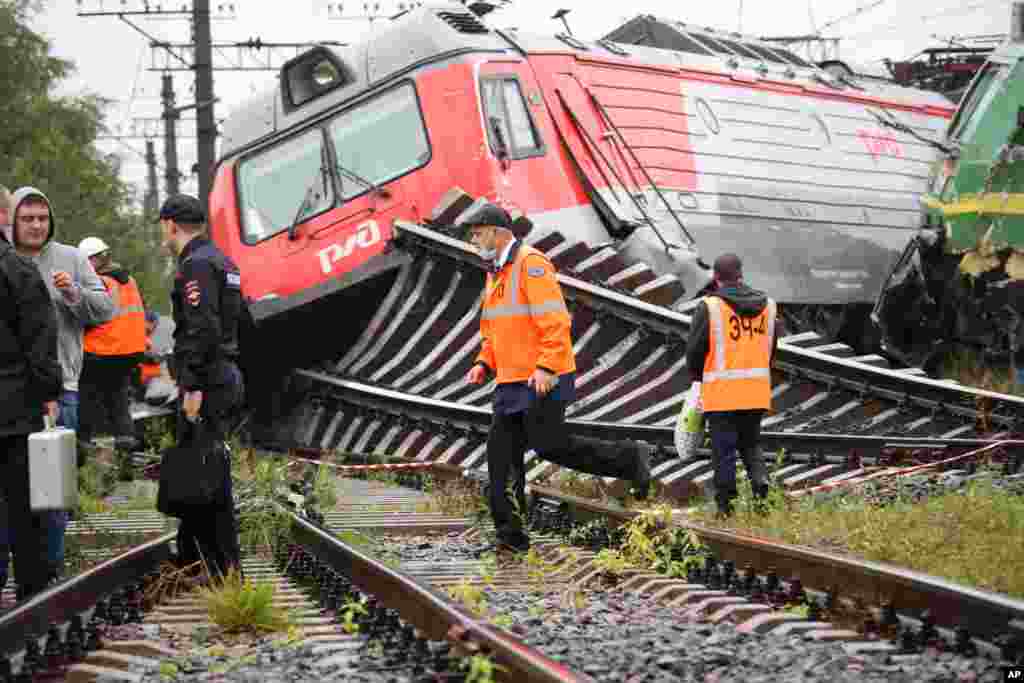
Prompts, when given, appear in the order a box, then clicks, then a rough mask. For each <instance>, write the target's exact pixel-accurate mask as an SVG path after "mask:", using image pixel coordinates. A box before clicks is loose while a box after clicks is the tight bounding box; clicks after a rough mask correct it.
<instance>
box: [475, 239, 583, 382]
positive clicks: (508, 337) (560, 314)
mask: <svg viewBox="0 0 1024 683" xmlns="http://www.w3.org/2000/svg"><path fill="white" fill-rule="evenodd" d="M512 248H513V249H514V250H515V253H514V254H513V255H512V257H511V258H510V259H509V262H508V263H506V264H505V266H504V267H503V268H502V269H501V270H500V271H499V272H498V273H488V275H487V284H486V286H485V288H484V295H483V305H482V308H481V311H480V336H481V337H482V338H483V344H482V345H481V348H480V355H479V356H478V357H477V362H480V363H484V364H486V365H487V367H488V368H490V369H491V370H492V371H494V372H495V373H496V375H497V382H498V384H505V383H508V382H524V381H526V380H528V379H530V376H531V375H533V371H534V370H536V369H537V368H543V369H544V370H547V371H549V372H553V373H554V374H556V375H562V374H565V373H567V372H573V371H575V370H576V354H575V353H574V352H573V349H572V339H571V334H570V332H571V330H572V318H571V317H570V315H569V309H568V308H566V306H565V299H564V298H562V287H561V285H559V284H558V277H557V276H556V274H555V267H554V265H552V263H551V261H549V260H548V257H547V256H545V255H544V254H543V253H541V252H540V251H538V250H536V249H534V248H533V247H530V246H527V245H525V244H522V243H520V244H518V245H515V246H513V247H512Z"/></svg>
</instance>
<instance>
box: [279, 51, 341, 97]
mask: <svg viewBox="0 0 1024 683" xmlns="http://www.w3.org/2000/svg"><path fill="white" fill-rule="evenodd" d="M281 75H282V78H281V82H282V83H283V84H284V91H285V94H286V95H287V100H288V104H289V105H291V106H290V108H292V109H295V108H297V107H301V106H302V105H303V104H305V103H307V102H309V101H310V100H312V99H315V98H317V97H320V96H321V95H323V94H324V93H327V92H330V91H332V90H334V89H336V88H340V87H342V86H345V85H348V84H349V83H352V82H353V81H354V80H355V78H354V76H353V75H352V74H351V72H350V70H349V69H348V68H347V67H346V66H345V63H344V62H342V61H341V60H340V59H339V58H338V56H337V55H335V54H334V53H332V52H331V51H330V50H328V49H327V48H326V47H322V46H318V47H314V48H313V49H311V50H309V51H308V52H306V53H304V54H301V55H299V56H298V57H295V58H294V59H292V60H290V61H288V62H287V63H286V64H285V65H284V66H283V67H281Z"/></svg>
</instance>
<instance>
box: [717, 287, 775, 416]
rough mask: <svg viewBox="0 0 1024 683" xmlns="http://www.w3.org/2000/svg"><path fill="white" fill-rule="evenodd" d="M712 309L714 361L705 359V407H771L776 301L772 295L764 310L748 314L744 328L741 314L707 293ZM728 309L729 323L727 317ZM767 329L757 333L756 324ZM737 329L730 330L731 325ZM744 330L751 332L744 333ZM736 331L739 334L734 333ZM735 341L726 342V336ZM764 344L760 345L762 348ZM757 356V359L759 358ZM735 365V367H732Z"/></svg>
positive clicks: (748, 408)
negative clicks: (745, 364)
mask: <svg viewBox="0 0 1024 683" xmlns="http://www.w3.org/2000/svg"><path fill="white" fill-rule="evenodd" d="M704 302H705V304H706V305H707V309H708V323H709V325H708V327H709V329H708V332H709V336H710V340H709V341H710V346H711V349H710V351H711V354H710V355H711V358H710V359H708V360H710V361H711V362H710V363H708V362H705V367H704V372H703V381H702V384H701V399H702V402H703V404H704V406H703V407H704V410H705V411H709V412H710V411H714V412H718V411H730V410H754V409H759V408H765V409H766V408H770V407H771V368H770V367H768V366H769V363H770V362H771V352H772V344H773V342H774V339H775V312H776V306H775V302H774V301H772V300H771V299H768V303H767V305H766V306H765V309H764V311H763V312H762V313H761V314H760V315H758V316H756V317H754V318H745V320H747V321H749V322H748V327H747V328H744V327H743V323H742V322H740V320H741V318H740V316H738V315H736V313H735V311H733V309H732V307H731V306H729V305H728V304H727V303H726V302H725V301H723V300H722V299H720V298H718V297H705V299H704ZM726 313H728V318H729V323H727V321H726ZM758 320H760V321H761V322H763V324H764V326H765V329H764V332H763V333H759V334H757V335H755V334H753V332H752V330H753V329H755V328H753V326H754V325H757V328H756V329H757V330H760V329H761V327H760V324H758ZM730 324H731V325H732V326H734V327H733V329H731V330H728V331H727V327H729V326H730ZM744 331H746V332H747V334H746V335H744V334H743V333H744ZM733 335H735V336H733ZM727 339H730V340H732V343H728V344H727V343H726V340H727ZM758 347H760V348H758ZM755 359H756V360H755ZM738 363H751V364H753V366H752V367H735V366H736V364H738ZM730 366H732V367H730Z"/></svg>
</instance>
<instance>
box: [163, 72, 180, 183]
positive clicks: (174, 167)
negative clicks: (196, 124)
mask: <svg viewBox="0 0 1024 683" xmlns="http://www.w3.org/2000/svg"><path fill="white" fill-rule="evenodd" d="M160 99H161V100H162V102H163V105H164V116H163V118H164V180H165V182H166V183H167V196H168V197H170V196H171V195H175V194H178V192H179V189H178V187H179V186H178V177H179V176H178V130H177V128H178V126H177V124H178V109H177V108H175V106H174V79H173V77H172V76H171V74H164V75H163V88H161V90H160Z"/></svg>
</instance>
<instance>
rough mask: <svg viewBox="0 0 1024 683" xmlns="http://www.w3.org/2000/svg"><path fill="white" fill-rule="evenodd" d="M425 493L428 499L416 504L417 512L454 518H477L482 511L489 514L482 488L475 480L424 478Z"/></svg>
mask: <svg viewBox="0 0 1024 683" xmlns="http://www.w3.org/2000/svg"><path fill="white" fill-rule="evenodd" d="M423 491H424V492H425V493H426V494H427V496H428V498H427V500H425V501H423V502H422V503H417V504H416V512H439V513H441V514H445V515H451V516H452V517H476V516H479V514H480V513H481V511H483V512H484V513H485V514H489V513H488V512H487V501H486V500H485V499H484V497H483V495H482V494H481V493H480V486H479V485H478V484H477V483H476V482H475V481H473V480H470V479H453V480H451V481H444V480H442V481H435V480H434V478H433V477H431V476H429V475H428V476H426V477H424V482H423Z"/></svg>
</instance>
